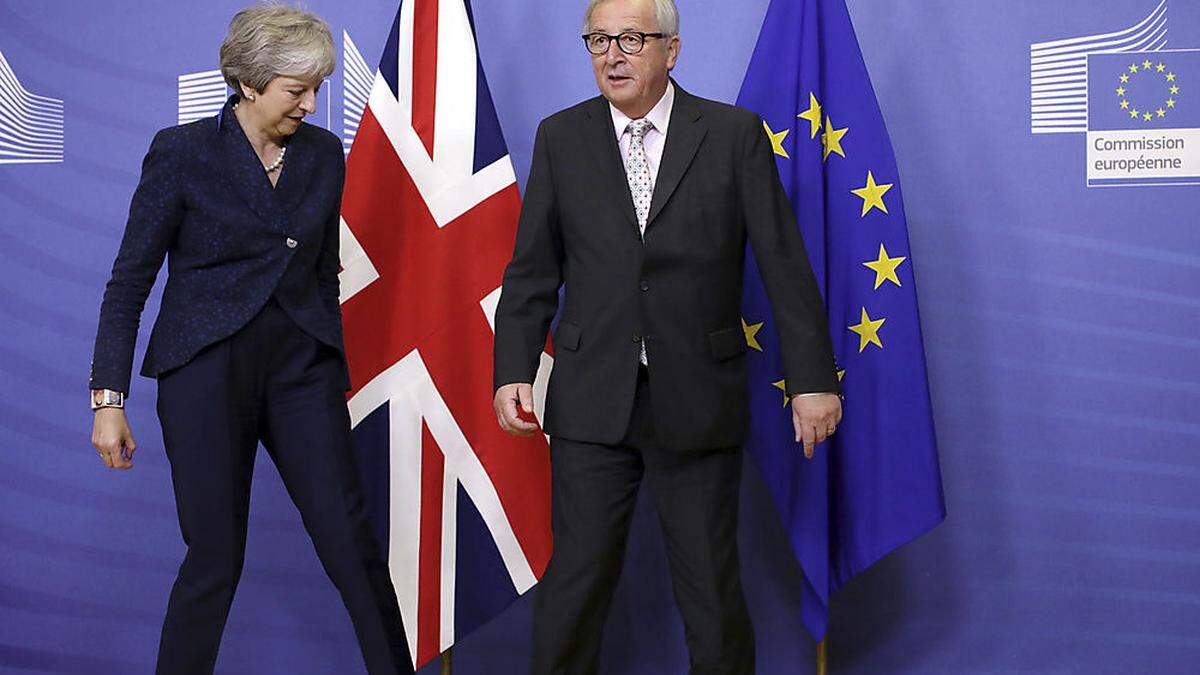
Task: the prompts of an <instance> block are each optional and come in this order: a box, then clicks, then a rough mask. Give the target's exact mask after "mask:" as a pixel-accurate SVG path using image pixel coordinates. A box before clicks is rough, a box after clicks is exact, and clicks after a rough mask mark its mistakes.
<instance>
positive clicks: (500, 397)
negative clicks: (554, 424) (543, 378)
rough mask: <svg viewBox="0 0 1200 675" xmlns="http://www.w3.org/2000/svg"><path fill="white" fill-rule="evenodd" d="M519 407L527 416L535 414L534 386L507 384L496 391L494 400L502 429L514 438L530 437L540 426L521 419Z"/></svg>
mask: <svg viewBox="0 0 1200 675" xmlns="http://www.w3.org/2000/svg"><path fill="white" fill-rule="evenodd" d="M517 406H521V410H523V411H525V414H527V415H532V414H533V385H531V384H528V383H526V382H513V383H512V384H506V385H504V386H503V387H500V388H499V389H497V390H496V398H495V399H493V400H492V407H494V408H495V409H496V421H498V422H499V423H500V428H501V429H503V430H505V431H507V432H508V433H510V434H512V435H514V436H530V435H532V434H533V432H535V431H537V428H538V425H537V424H534V423H533V422H526V421H525V420H523V419H521V418H520V417H519V416H518V410H517Z"/></svg>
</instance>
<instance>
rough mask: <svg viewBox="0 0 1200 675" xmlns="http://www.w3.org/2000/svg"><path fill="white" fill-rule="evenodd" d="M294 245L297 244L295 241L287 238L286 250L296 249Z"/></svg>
mask: <svg viewBox="0 0 1200 675" xmlns="http://www.w3.org/2000/svg"><path fill="white" fill-rule="evenodd" d="M296 244H297V241H296V240H295V239H292V238H291V237H288V238H287V247H288V248H296Z"/></svg>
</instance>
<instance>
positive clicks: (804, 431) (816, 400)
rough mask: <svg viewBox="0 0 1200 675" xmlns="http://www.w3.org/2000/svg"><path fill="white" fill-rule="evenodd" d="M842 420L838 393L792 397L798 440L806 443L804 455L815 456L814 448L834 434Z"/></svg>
mask: <svg viewBox="0 0 1200 675" xmlns="http://www.w3.org/2000/svg"><path fill="white" fill-rule="evenodd" d="M841 421H842V399H841V398H839V397H838V395H837V394H810V395H800V396H793V397H792V426H793V427H794V428H795V429H796V442H797V443H804V456H805V457H807V458H808V459H812V457H813V448H814V447H815V446H816V445H817V444H818V443H822V442H824V441H825V439H826V438H829V437H830V436H832V435H833V432H834V431H836V430H837V425H838V422H841Z"/></svg>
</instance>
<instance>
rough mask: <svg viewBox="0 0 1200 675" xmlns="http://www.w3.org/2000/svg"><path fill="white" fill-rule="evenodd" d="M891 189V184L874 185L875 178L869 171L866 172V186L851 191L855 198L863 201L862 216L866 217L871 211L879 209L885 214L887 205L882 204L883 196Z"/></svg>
mask: <svg viewBox="0 0 1200 675" xmlns="http://www.w3.org/2000/svg"><path fill="white" fill-rule="evenodd" d="M891 189H892V184H891V183H884V184H883V185H876V184H875V176H874V174H872V173H871V172H870V171H868V172H867V184H866V185H864V186H863V187H860V188H858V189H857V190H851V191H850V192H853V193H854V194H855V195H856V196H858V197H859V198H860V199H862V200H863V207H862V214H861V215H862V216H866V215H867V213H868V212H869V211H870V210H871V209H879V210H880V211H883V212H884V213H887V212H888V210H887V205H886V204H884V203H883V195H884V194H885V193H886V192H887V191H888V190H891Z"/></svg>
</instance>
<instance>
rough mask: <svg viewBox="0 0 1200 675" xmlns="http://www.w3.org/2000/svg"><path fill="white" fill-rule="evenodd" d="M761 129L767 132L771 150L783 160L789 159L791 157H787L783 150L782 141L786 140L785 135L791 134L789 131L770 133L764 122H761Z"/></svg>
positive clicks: (769, 128) (785, 151)
mask: <svg viewBox="0 0 1200 675" xmlns="http://www.w3.org/2000/svg"><path fill="white" fill-rule="evenodd" d="M763 129H765V130H766V131H767V136H769V137H770V139H771V149H772V150H774V151H775V154H777V155H779V156H780V157H783V158H784V159H791V157H788V154H787V150H784V149H783V139H785V138H787V135H788V133H790V132H791V129H784V130H783V131H780V132H778V133H776V132H774V131H771V127H769V126H767V121H766V120H763Z"/></svg>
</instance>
